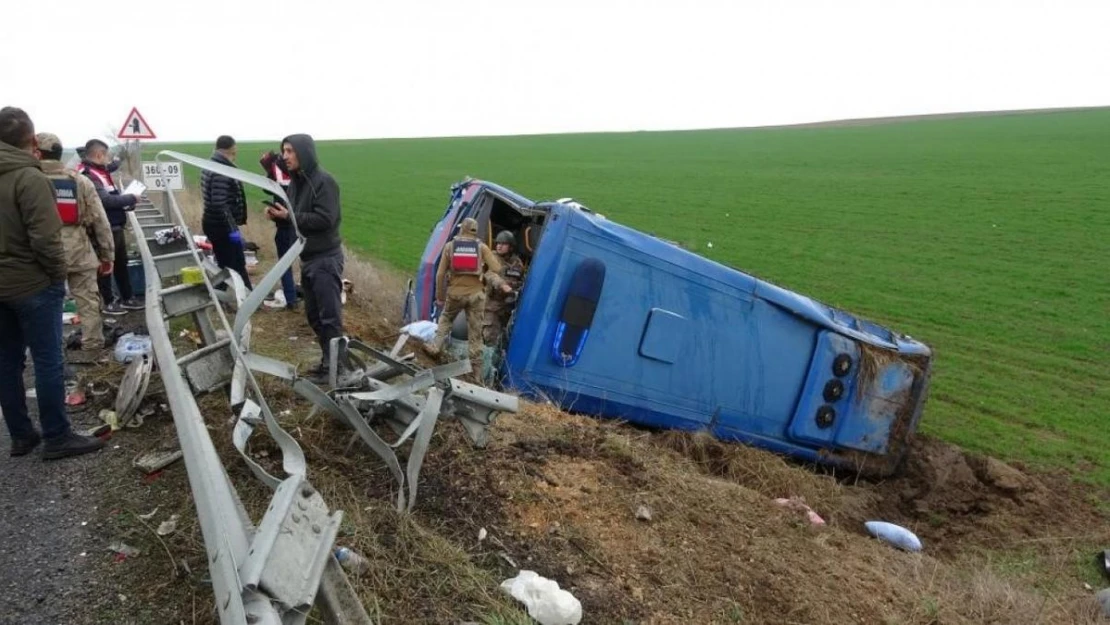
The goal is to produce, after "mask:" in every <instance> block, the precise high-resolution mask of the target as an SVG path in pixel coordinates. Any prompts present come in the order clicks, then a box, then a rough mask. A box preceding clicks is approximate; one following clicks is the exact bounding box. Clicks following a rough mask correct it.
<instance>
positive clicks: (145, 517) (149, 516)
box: [139, 506, 161, 521]
mask: <svg viewBox="0 0 1110 625" xmlns="http://www.w3.org/2000/svg"><path fill="white" fill-rule="evenodd" d="M160 507H161V506H156V507H155V508H154V509H153V510H151V511H150V512H147V513H146V514H140V515H139V518H140V519H142V520H144V521H149V520H151V519H153V518H154V515H155V514H157V513H158V508H160Z"/></svg>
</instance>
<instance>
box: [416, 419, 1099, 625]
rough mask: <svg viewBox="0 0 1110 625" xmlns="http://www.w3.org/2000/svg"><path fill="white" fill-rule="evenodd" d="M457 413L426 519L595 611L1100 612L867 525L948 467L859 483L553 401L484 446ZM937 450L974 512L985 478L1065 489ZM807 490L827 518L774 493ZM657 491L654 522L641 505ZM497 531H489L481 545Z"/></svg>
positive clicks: (1012, 616) (686, 615) (738, 618)
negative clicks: (904, 546)
mask: <svg viewBox="0 0 1110 625" xmlns="http://www.w3.org/2000/svg"><path fill="white" fill-rule="evenodd" d="M452 425H453V424H447V427H445V428H444V434H443V439H442V440H441V441H440V442H441V443H442V445H443V446H442V447H439V448H438V450H436V449H433V451H432V453H431V454H430V455H429V458H428V461H427V462H426V463H425V468H424V471H423V478H422V479H423V484H422V487H421V501H420V502H419V503H418V505H417V509H416V514H417V516H418V518H419V519H420V522H422V523H429V524H432V525H434V526H436V529H437V532H438V533H440V534H441V535H445V536H447V537H449V538H450V540H451V542H452V543H453V544H456V545H461V546H464V548H465V549H467V551H468V552H469V553H470V556H471V558H472V560H473V561H474V562H475V564H477V565H479V566H481V567H482V568H483V569H485V570H487V571H491V572H494V573H495V575H494V577H495V578H496V577H510V576H512V575H514V574H515V573H516V572H517V570H519V569H521V568H523V569H531V570H535V571H537V572H538V573H540V574H541V575H544V576H546V577H549V578H552V579H555V580H556V581H558V582H559V584H560V585H561V586H562V587H564V588H567V589H568V590H570V591H571V592H572V593H574V594H575V596H577V597H578V598H579V599H580V600H581V601H582V603H583V607H584V610H585V614H586V615H587V617H586V619H587V621H588V622H597V623H622V622H633V623H692V622H697V623H710V622H712V623H740V622H744V623H752V622H755V623H784V622H799V623H802V622H807V623H808V622H857V623H941V622H943V623H965V622H966V623H978V622H996V623H1026V622H1032V621H1033V620H1036V619H1038V618H1039V620H1040V622H1042V623H1082V622H1088V619H1089V617H1090V614H1089V610H1088V608H1089V606H1088V605H1087V604H1086V603H1084V600H1085V599H1089V597H1084V596H1083V594H1082V592H1077V586H1078V585H1072V586H1070V587H1069V589H1068V590H1053V591H1052V592H1053V593H1055V594H1053V595H1052V599H1053V600H1052V601H1051V602H1047V600H1046V598H1045V597H1044V596H1042V595H1041V594H1039V593H1038V591H1037V590H1036V589H1034V588H1033V587H1032V586H1028V587H1027V586H1024V585H1022V584H1019V583H1018V581H1017V580H1011V579H1008V578H1005V577H1001V576H999V575H997V574H996V573H995V572H994V571H993V570H991V569H990V568H989V567H978V566H976V567H967V566H964V565H963V561H961V565H959V566H957V565H956V563H955V560H954V559H950V558H947V557H946V554H945V552H935V550H934V549H933V548H932V547H933V543H934V542H935V543H937V546H940V544H941V543H940V541H939V540H936V536H935V535H933V534H929V533H924V536H925V538H926V540H928V541H929V542H928V543H927V553H925V554H908V553H903V552H900V551H896V550H894V549H892V548H890V547H888V546H886V545H883V544H881V543H879V542H878V541H876V540H874V539H871V538H870V537H867V536H866V535H865V534H864V533H863V528H862V522H861V519H864V518H866V519H867V520H870V519H871V518H873V516H872V513H874V514H878V513H880V512H882V511H883V509H884V507H890V508H891V509H892V510H893V511H895V512H898V514H899V516H896V517H893V518H891V517H888V518H887V519H884V520H892V521H894V522H898V521H900V520H901V519H902V518H903V516H904V514H905V513H902V512H899V511H900V510H901V508H900V506H899V505H897V504H896V503H894V502H902V501H904V500H903V499H900V498H897V497H895V495H900V494H901V491H902V490H904V489H907V488H910V487H914V488H918V487H920V486H921V485H923V484H925V483H927V482H928V481H929V480H935V479H937V478H936V475H937V474H936V473H928V474H926V473H924V472H920V476H921V477H920V479H918V478H916V477H912V478H911V477H907V478H902V479H901V480H894V481H891V482H888V483H884V484H880V485H868V484H862V485H855V486H853V485H846V484H844V483H841V482H839V481H837V480H836V479H834V478H833V477H832V476H827V475H820V474H817V473H814V472H811V471H806V470H803V469H800V468H799V467H797V466H795V465H793V464H792V463H790V462H788V461H786V460H784V459H782V458H779V457H777V456H774V455H772V454H768V453H765V452H762V451H760V450H756V449H752V448H749V447H744V446H741V445H727V444H723V443H719V442H717V441H714V440H713V439H710V438H708V437H699V436H697V435H693V436H692V435H687V434H678V433H667V434H657V433H645V432H642V431H640V430H637V429H634V428H630V427H626V426H620V425H616V424H613V423H610V422H606V421H599V420H594V419H589V418H585V417H575V416H569V415H565V414H563V413H560V412H558V411H556V410H554V409H553V408H551V407H547V406H534V405H526V407H525V409H524V410H523V411H522V413H520V414H517V415H503V416H502V417H501V418H499V419H498V421H497V422H496V426H495V428H494V438H493V441H492V442H491V444H490V446H489V447H488V448H487V449H485V450H474V449H470V448H468V447H467V446H466V444H465V442H464V441H463V440H462V438H461V434H460V433H459V432H457V431H454V430H455V429H457V428H454V427H452ZM942 447H943V446H939V447H938V450H939V449H940V448H942ZM926 458H934V459H936V460H937V462H936V463H935V464H934V463H931V462H928V461H927V462H926V465H928V466H933V467H934V468H935V469H937V470H939V469H940V468H943V467H945V466H946V464H950V465H953V466H956V467H958V469H954V470H953V471H951V472H950V473H949V475H948V476H947V477H946V478H945V479H948V480H952V481H951V482H945V483H946V484H948V483H951V484H952V487H951V490H952V494H949V495H944V493H945V492H946V490H947V487H943V486H940V487H938V486H936V485H934V488H933V489H932V490H931V491H930V492H931V493H934V494H935V495H936V496H937V497H939V499H938V500H937V501H944V502H952V501H955V499H954V497H955V494H954V493H955V492H956V491H958V490H960V489H964V490H970V491H971V493H972V494H970V495H968V496H967V497H966V498H965V499H962V500H960V501H962V502H963V503H962V504H960V505H956V504H953V505H952V507H953V508H955V509H962V508H961V506H963V507H964V508H966V509H967V510H968V512H967V514H970V515H975V514H979V515H982V514H984V513H983V512H982V511H981V509H982V506H981V505H979V504H976V503H975V502H976V501H978V499H980V498H981V497H980V496H979V495H976V494H975V493H980V494H981V493H988V494H990V496H991V497H994V498H1003V499H1008V497H1009V496H1012V497H1013V501H1014V502H1015V503H1014V505H1027V506H1037V509H1038V510H1043V508H1042V506H1043V505H1051V503H1052V502H1053V501H1054V500H1053V495H1052V493H1051V492H1048V489H1047V487H1044V486H1042V485H1040V484H1039V483H1038V482H1037V481H1036V480H1034V479H1033V478H1030V477H1029V476H1027V475H1025V474H1023V473H1021V472H1020V471H1018V470H1016V469H1013V468H1011V467H1006V466H1005V465H1002V464H1001V463H996V462H992V461H988V460H983V461H979V460H976V459H971V460H965V464H966V469H967V470H966V471H965V470H964V468H963V467H961V466H960V465H959V463H956V462H951V461H950V458H949V459H947V460H946V459H945V458H947V457H946V456H941V455H939V452H938V453H934V454H932V455H931V456H929V455H928V454H927V455H926ZM911 473H912V471H911ZM961 480H962V481H961ZM957 484H962V486H957ZM972 484H979V485H980V486H978V487H974V488H972V487H971V486H972ZM895 485H896V486H895ZM890 489H893V490H890ZM888 490H889V492H888ZM922 492H924V491H922ZM791 495H798V496H801V497H802V498H804V500H805V501H806V502H807V503H808V504H809V505H811V506H812V507H814V508H815V509H817V510H818V511H819V512H820V513H821V514H822V515H823V516H824V517H825V518H826V520H828V521H829V523H828V525H826V526H824V527H820V526H812V525H810V524H809V523H808V522H807V521H806V520H805V518H804V516H802V515H800V514H797V513H795V512H792V511H790V510H787V509H784V508H782V507H779V506H777V505H775V504H774V503H773V498H774V497H784V496H791ZM929 501H931V500H929ZM991 501H993V500H991ZM1018 502H1023V503H1018ZM1073 503H1074V502H1073ZM946 505H947V504H946ZM641 506H642V507H644V508H646V509H647V510H648V511H649V512H650V520H644V519H642V518H640V515H638V514H637V511H638V510H639V509H640V508H641ZM926 509H929V508H926ZM915 510H916V509H914V508H912V506H911V511H915ZM990 510H994V511H998V510H1001V508H1000V507H999V505H998V504H996V505H995V506H994V507H992V508H990ZM915 513H916V512H915ZM976 518H980V519H981V518H983V517H982V516H979V517H976ZM952 525H953V526H956V525H958V524H957V523H953V524H952ZM970 527H976V525H975V524H972V525H971V526H970ZM483 528H484V529H486V530H487V536H488V538H487V539H486V540H485V541H484V542H482V543H480V542H479V541H477V539H476V536H477V535H478V532H479V530H480V529H483ZM952 540H953V542H959V541H957V540H956V539H955V538H953V539H952ZM938 554H939V555H940V558H939V559H938V558H937V555H938ZM1035 614H1037V615H1039V616H1036V617H1035V616H1034V615H1035Z"/></svg>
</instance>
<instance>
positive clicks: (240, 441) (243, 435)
mask: <svg viewBox="0 0 1110 625" xmlns="http://www.w3.org/2000/svg"><path fill="white" fill-rule="evenodd" d="M261 422H262V407H261V406H259V405H258V404H256V403H254V402H253V401H251V400H249V399H248V400H247V401H246V402H245V403H244V404H243V409H242V411H241V412H240V413H239V420H238V421H236V422H235V429H234V430H233V431H232V433H231V442H232V444H233V445H235V449H236V450H237V451H238V452H239V455H240V456H242V457H243V461H244V462H246V463H247V466H248V467H249V468H250V470H251V473H254V476H255V477H257V478H258V480H259V481H260V482H262V483H263V484H265V485H266V486H269V487H270V488H275V489H276V488H277V487H278V485H279V484H281V480H279V479H277V478H276V477H274V476H272V475H270V473H269V472H268V471H266V469H264V468H262V465H260V464H258V463H257V462H255V460H254V458H251V456H250V454H249V453H247V441H249V440H250V437H251V434H253V433H254V426H255V425H256V424H259V423H261Z"/></svg>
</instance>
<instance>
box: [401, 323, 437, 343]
mask: <svg viewBox="0 0 1110 625" xmlns="http://www.w3.org/2000/svg"><path fill="white" fill-rule="evenodd" d="M436 325H437V324H436V322H434V321H427V320H425V321H416V322H413V323H410V324H408V325H407V326H405V327H403V328H401V332H402V333H404V334H408V335H409V336H414V337H416V338H418V339H420V340H421V341H424V342H425V343H430V342H431V341H432V339H434V338H435V337H436Z"/></svg>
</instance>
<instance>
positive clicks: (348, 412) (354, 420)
mask: <svg viewBox="0 0 1110 625" xmlns="http://www.w3.org/2000/svg"><path fill="white" fill-rule="evenodd" d="M293 390H295V391H296V392H297V393H299V394H300V395H301V396H302V397H304V398H305V399H307V400H309V401H310V402H312V403H314V404H316V405H317V406H320V407H322V408H323V409H324V410H326V411H328V412H329V413H331V414H332V415H333V416H334V417H335V418H336V419H338V420H340V421H342V422H343V423H346V424H348V425H350V426H351V427H352V428H354V430H355V431H356V432H358V434H359V436H361V437H362V440H363V441H364V442H365V443H366V444H367V445H369V446H370V449H371V450H373V451H374V453H376V454H378V456H379V457H380V458H381V459H382V460H384V461H385V463H386V465H387V466H388V467H389V470H390V472H392V473H393V477H394V479H396V480H397V484H399V488H398V489H397V510H398V511H401V510H404V509H405V474H404V473H403V472H402V471H401V462H400V461H399V460H398V459H397V454H395V453H393V450H392V449H390V447H389V444H388V443H386V442H385V441H384V440H382V438H381V437H380V436H378V434H377V432H375V431H374V430H373V429H371V428H370V424H369V423H367V422H366V419H363V418H362V415H361V414H360V413H359V411H358V410H357V409H356V408H355V407H354V406H352V405H351V404H349V403H347V402H346V401H343V402H337V401H335V400H333V399H332V398H331V397H328V395H327V393H325V392H324V391H322V390H320V388H319V387H318V386H316V385H315V384H313V383H312V382H309V381H308V380H305V379H298V380H296V381H294V382H293Z"/></svg>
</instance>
